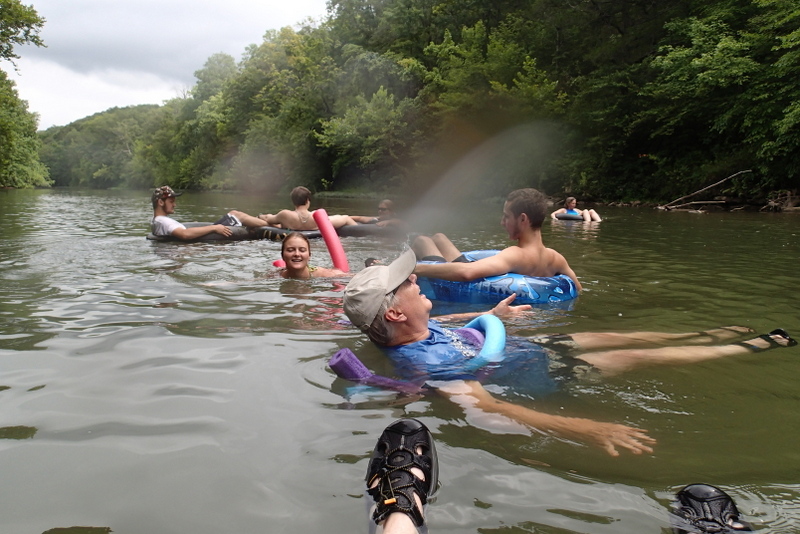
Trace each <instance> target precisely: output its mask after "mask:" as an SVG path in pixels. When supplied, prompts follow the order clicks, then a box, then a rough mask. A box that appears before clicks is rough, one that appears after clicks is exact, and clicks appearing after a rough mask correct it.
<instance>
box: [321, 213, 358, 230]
mask: <svg viewBox="0 0 800 534" xmlns="http://www.w3.org/2000/svg"><path fill="white" fill-rule="evenodd" d="M328 219H330V221H331V224H332V225H333V227H334V228H341V227H342V226H353V225H356V224H358V223H357V222H356V221H354V220H353V218H352V217H350V216H349V215H330V216H329V217H328Z"/></svg>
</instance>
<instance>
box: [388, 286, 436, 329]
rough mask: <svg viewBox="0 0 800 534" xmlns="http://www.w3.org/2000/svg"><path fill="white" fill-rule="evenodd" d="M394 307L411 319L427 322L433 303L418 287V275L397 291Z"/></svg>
mask: <svg viewBox="0 0 800 534" xmlns="http://www.w3.org/2000/svg"><path fill="white" fill-rule="evenodd" d="M392 307H393V308H395V309H397V310H398V311H400V312H402V313H403V314H405V316H406V317H408V318H409V319H412V320H416V321H420V322H427V321H428V318H429V317H430V314H431V308H432V307H433V303H432V302H431V301H430V300H428V297H426V296H425V295H423V294H422V292H421V290H420V288H419V286H418V285H417V275H416V274H412V275H411V276H409V277H408V279H407V280H406V281H405V282H403V283H402V284H400V286H399V287H398V288H397V290H395V294H394V301H393V303H392Z"/></svg>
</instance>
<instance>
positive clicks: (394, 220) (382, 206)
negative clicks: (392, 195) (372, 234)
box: [351, 198, 406, 228]
mask: <svg viewBox="0 0 800 534" xmlns="http://www.w3.org/2000/svg"><path fill="white" fill-rule="evenodd" d="M351 217H352V218H353V220H354V221H356V222H357V223H359V224H374V225H376V226H380V227H381V228H384V227H387V226H405V225H406V223H405V221H403V220H402V219H399V218H398V217H397V214H396V213H395V211H394V202H392V201H391V200H389V199H388V198H385V199H383V200H381V201H380V202H379V203H378V216H377V217H370V216H368V215H351Z"/></svg>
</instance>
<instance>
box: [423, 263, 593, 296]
mask: <svg viewBox="0 0 800 534" xmlns="http://www.w3.org/2000/svg"><path fill="white" fill-rule="evenodd" d="M498 252H499V251H497V250H476V251H472V252H465V253H464V256H465V257H466V258H467V259H468V260H470V261H477V260H479V259H481V258H486V257H489V256H493V255H494V254H497V253H498ZM419 263H437V262H430V261H422V262H419ZM417 284H418V285H419V286H420V289H421V290H422V293H423V294H424V295H425V296H426V297H428V298H429V299H431V300H442V301H448V302H463V303H468V304H497V303H498V302H499V301H500V300H502V299H504V298H506V297H509V296H511V295H512V294H516V295H517V298H516V299H514V304H546V303H551V302H564V301H567V300H572V299H574V298H575V297H577V296H578V288H577V287H575V283H574V282H573V281H572V279H571V278H570V277H569V276H566V275H563V274H560V275H557V276H549V277H533V276H525V275H521V274H516V273H507V274H501V275H498V276H487V277H486V278H478V279H476V280H472V281H471V282H452V281H450V280H440V279H438V278H427V277H419V278H418V279H417Z"/></svg>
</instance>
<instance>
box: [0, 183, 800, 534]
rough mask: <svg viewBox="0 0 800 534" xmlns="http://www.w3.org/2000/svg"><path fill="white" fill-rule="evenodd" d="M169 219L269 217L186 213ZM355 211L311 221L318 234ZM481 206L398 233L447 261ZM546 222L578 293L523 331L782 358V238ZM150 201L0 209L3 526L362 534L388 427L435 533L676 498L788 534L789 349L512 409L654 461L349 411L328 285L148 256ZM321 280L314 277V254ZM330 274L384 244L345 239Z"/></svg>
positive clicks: (794, 490)
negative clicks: (740, 348) (412, 430)
mask: <svg viewBox="0 0 800 534" xmlns="http://www.w3.org/2000/svg"><path fill="white" fill-rule="evenodd" d="M179 200H180V202H179V206H178V212H177V217H178V218H179V219H180V220H186V221H188V220H213V219H216V218H217V217H218V216H219V215H221V214H222V213H224V212H225V210H227V209H229V208H234V207H235V208H238V209H242V210H244V211H247V212H250V213H258V212H259V211H267V210H268V209H276V208H277V207H279V206H281V205H282V204H283V203H284V202H283V199H280V202H273V203H271V205H270V204H267V205H265V204H263V203H262V202H259V201H258V199H253V198H247V197H245V196H244V195H242V196H234V195H220V194H187V195H186V196H184V197H181V198H180V199H179ZM372 204H373V203H364V202H360V201H330V202H329V205H328V206H327V207H328V211H329V213H336V212H342V211H347V212H351V213H360V214H367V213H369V212H371V211H372V208H373V206H372ZM499 212H500V205H499V204H498V203H496V202H486V203H485V204H481V205H477V206H469V207H464V206H448V205H438V206H437V207H436V208H431V207H425V208H421V210H420V211H418V212H415V213H414V214H413V216H412V217H413V219H414V220H415V221H416V222H418V223H419V224H420V225H421V229H423V230H426V231H431V230H437V231H446V232H447V233H448V234H450V235H451V236H452V237H454V240H455V241H456V242H457V244H459V245H460V246H461V247H462V248H463V249H477V248H498V247H502V246H504V245H505V244H506V241H505V236H504V235H503V234H502V232H501V230H502V229H501V228H500V227H499V225H498V219H499ZM601 214H602V215H603V216H604V217H605V219H606V220H605V221H604V222H602V223H601V224H599V225H594V226H589V227H585V226H584V225H583V224H574V223H572V224H568V223H567V224H565V223H555V224H550V223H547V225H546V227H545V231H544V234H545V242H546V243H547V244H548V245H550V246H552V247H554V248H556V249H558V250H559V251H561V252H562V253H563V254H564V255H565V256H566V257H567V258H568V260H569V261H570V263H571V265H572V266H573V268H574V269H575V271H576V272H577V273H578V275H579V277H580V278H581V281H582V283H583V285H584V287H585V292H584V294H583V295H582V296H581V297H580V298H579V299H578V300H577V301H576V302H575V303H574V305H573V306H572V307H571V308H567V309H546V308H542V309H539V310H537V311H536V313H535V314H533V315H531V316H528V317H526V318H524V319H517V320H514V321H512V323H511V324H510V326H509V328H510V330H511V331H513V332H515V333H519V334H532V333H534V332H554V331H558V332H579V331H594V330H601V331H603V330H605V331H608V330H626V331H632V330H663V331H669V332H681V331H696V330H705V329H708V328H713V327H715V326H721V325H736V324H738V325H744V326H749V327H751V328H754V329H756V330H757V331H759V332H762V331H763V332H766V331H769V330H771V329H773V328H775V327H778V326H780V327H783V328H786V329H787V330H788V331H789V332H790V333H795V334H798V337H800V310H799V307H798V305H797V304H796V298H797V297H796V295H795V292H796V288H797V287H799V286H800V283H799V282H800V280H799V279H800V276H798V274H797V271H798V268H797V267H798V259H800V239H799V238H798V235H799V234H800V217H798V216H792V215H770V214H751V213H738V214H706V215H697V214H686V213H669V214H666V213H658V212H655V211H652V210H648V209H641V210H621V209H620V210H612V209H604V210H602V212H601ZM149 216H150V209H149V202H148V199H147V198H143V196H142V195H137V194H134V193H127V192H67V191H11V192H4V193H2V194H0V217H2V221H3V234H4V238H5V239H4V240H3V242H2V245H0V272H2V289H0V295H2V299H1V303H0V315H1V316H2V323H1V324H0V461H2V465H3V484H2V486H0V488H2V489H0V492H1V493H0V525H2V529H0V530H2V532H4V533H6V532H7V533H11V534H38V533H41V532H44V531H46V530H48V529H51V528H55V527H69V526H73V525H86V526H89V525H90V526H99V527H110V528H111V529H112V530H113V531H114V532H115V533H118V534H138V533H143V532H148V533H158V534H168V533H181V534H186V533H189V532H191V533H214V534H217V533H220V532H237V533H244V532H315V531H321V530H324V531H327V532H365V531H366V529H367V520H366V516H365V514H364V508H365V504H364V502H363V499H362V497H361V494H362V478H363V475H364V470H365V469H366V464H367V461H366V458H367V457H368V455H369V452H370V451H371V449H372V447H373V445H374V442H375V439H376V437H377V435H378V434H379V433H380V431H381V430H382V429H383V428H384V427H385V426H386V425H387V424H388V423H389V422H391V421H392V420H393V419H394V418H396V417H400V416H403V415H408V416H414V417H419V418H421V419H422V420H423V421H425V423H426V424H428V425H429V426H430V427H431V428H432V430H433V432H434V434H435V436H436V438H437V441H438V444H439V452H440V460H441V471H442V476H441V478H442V483H443V487H442V490H441V492H440V494H439V496H438V499H437V500H436V502H435V504H433V505H432V506H431V507H429V519H430V528H431V531H432V532H437V533H441V532H482V533H490V532H498V533H499V532H503V533H511V532H548V533H556V532H565V533H566V532H576V533H577V532H580V533H584V532H587V533H588V532H590V533H609V534H610V533H614V534H620V533H631V534H633V533H637V534H640V533H647V532H651V533H660V532H664V529H665V528H666V527H667V525H668V519H667V515H666V505H667V503H668V502H669V499H670V495H671V494H672V493H673V492H674V491H675V489H677V488H679V487H681V486H683V485H684V484H688V483H692V482H698V481H703V482H708V483H712V484H716V485H720V486H723V487H724V488H725V489H726V490H728V491H729V492H730V493H731V494H732V495H733V496H734V497H735V498H736V500H737V502H738V503H739V505H740V508H741V509H742V510H743V511H744V512H745V513H746V514H747V516H748V519H751V520H752V521H753V522H754V523H755V524H756V526H757V527H758V528H759V529H761V530H763V531H765V532H776V533H777V532H797V531H800V485H799V484H798V475H799V474H800V452H798V450H799V449H798V446H797V443H798V438H800V388H798V386H797V381H798V378H797V377H798V376H800V348H792V349H782V350H775V351H770V352H764V353H760V354H753V355H746V356H741V357H731V358H726V359H724V360H717V361H711V362H705V363H702V364H697V365H692V366H683V367H674V368H650V369H643V370H639V371H636V372H634V373H630V374H627V375H623V376H621V377H617V378H614V379H609V380H605V381H603V382H600V383H596V384H582V383H576V384H574V386H573V387H570V388H569V389H567V390H565V391H563V392H561V393H559V394H556V395H553V396H552V397H548V398H545V399H541V400H537V401H535V402H534V401H531V406H532V407H535V408H537V409H541V410H543V411H548V412H551V413H560V414H568V415H579V416H585V417H591V418H594V419H598V420H606V421H614V422H622V423H627V424H632V425H637V426H640V427H642V428H646V429H648V430H649V431H650V433H651V434H652V435H653V436H654V437H656V438H657V439H658V445H657V447H656V451H655V453H654V454H653V455H646V456H642V457H635V456H632V455H630V454H626V453H623V454H622V455H621V456H620V457H619V458H611V457H609V456H607V455H606V454H605V453H603V452H602V451H600V450H597V449H595V448H591V447H588V446H585V445H580V444H573V443H565V442H562V441H559V440H555V439H551V438H543V437H540V436H524V435H515V434H503V433H501V432H500V431H499V430H498V429H496V428H492V426H491V425H489V426H487V425H484V424H482V423H479V422H475V421H471V420H469V419H465V416H464V414H463V412H462V411H461V410H460V408H458V407H457V406H455V405H454V404H452V403H450V402H449V401H447V400H446V399H443V398H439V397H436V396H431V397H425V398H422V399H418V400H414V401H410V402H409V401H408V400H405V401H404V400H402V399H398V398H397V397H396V396H394V395H391V394H387V395H382V396H373V397H363V396H362V397H359V396H355V397H352V398H346V397H345V396H344V393H345V390H346V387H347V385H348V384H346V383H343V381H341V380H338V379H336V378H335V376H334V374H333V373H332V372H331V371H330V369H328V368H327V366H326V361H327V358H328V357H329V356H330V355H332V354H333V353H334V352H335V351H336V350H337V349H339V348H342V347H350V348H352V349H353V350H355V351H356V352H357V353H358V354H359V356H360V357H361V358H362V360H364V361H365V363H367V365H369V366H370V367H371V368H373V369H374V370H375V371H377V372H380V373H383V374H389V373H391V369H390V368H389V367H388V365H387V362H386V361H385V359H384V358H383V357H382V356H381V354H380V353H379V351H378V350H377V349H375V348H374V347H373V346H371V345H370V344H369V343H367V342H365V340H364V338H363V337H362V336H361V335H360V334H359V333H358V332H356V331H355V330H354V329H352V328H350V327H348V326H347V325H346V324H342V323H341V322H340V319H341V318H342V315H341V289H342V288H343V284H342V283H341V282H337V281H324V280H323V281H313V282H298V281H283V280H280V279H277V278H274V277H270V273H272V271H273V269H272V267H271V262H272V260H274V259H276V258H277V257H278V244H276V243H271V242H240V243H233V244H219V243H217V244H194V245H186V244H158V243H152V242H148V241H146V240H145V239H144V235H145V233H146V230H147V224H148V218H149ZM314 245H315V246H314V257H313V259H314V260H316V262H317V263H319V264H321V265H329V263H328V258H327V255H326V254H325V251H324V246H323V244H322V242H319V243H318V244H317V243H315V244H314ZM344 246H345V249H346V250H347V252H348V256H349V259H350V263H351V265H353V266H356V267H358V266H360V265H363V261H364V259H365V258H367V257H369V256H381V257H385V258H391V257H393V256H394V255H395V254H396V253H397V251H398V250H399V248H398V245H397V244H394V243H391V242H383V241H381V240H376V239H355V238H348V239H346V240H345V241H344Z"/></svg>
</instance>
